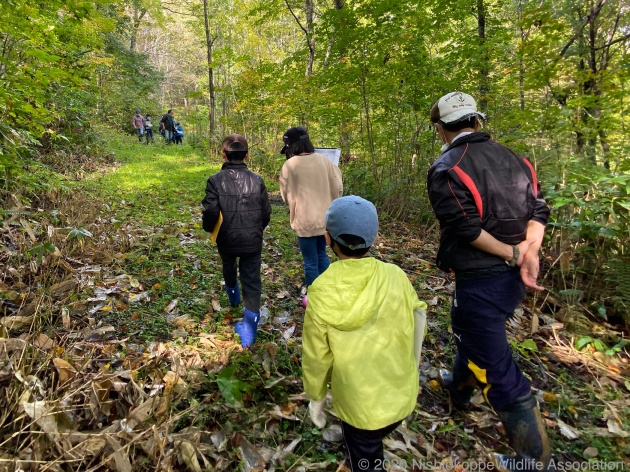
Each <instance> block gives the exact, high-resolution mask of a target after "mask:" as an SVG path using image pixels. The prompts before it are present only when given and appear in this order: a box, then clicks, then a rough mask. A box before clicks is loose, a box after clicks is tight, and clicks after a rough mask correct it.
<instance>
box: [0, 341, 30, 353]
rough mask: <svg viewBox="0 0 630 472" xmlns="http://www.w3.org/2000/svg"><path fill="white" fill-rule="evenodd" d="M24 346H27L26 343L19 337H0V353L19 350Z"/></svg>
mask: <svg viewBox="0 0 630 472" xmlns="http://www.w3.org/2000/svg"><path fill="white" fill-rule="evenodd" d="M26 346H28V343H27V342H26V341H25V340H24V339H20V338H9V339H0V353H4V352H6V353H9V352H13V351H21V350H22V349H24V348H25V347H26Z"/></svg>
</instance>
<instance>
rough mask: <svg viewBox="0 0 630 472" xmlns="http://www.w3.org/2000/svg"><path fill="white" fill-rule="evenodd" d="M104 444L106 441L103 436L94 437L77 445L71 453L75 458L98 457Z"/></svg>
mask: <svg viewBox="0 0 630 472" xmlns="http://www.w3.org/2000/svg"><path fill="white" fill-rule="evenodd" d="M106 444H107V439H105V437H104V436H94V437H91V438H88V439H86V440H85V441H83V442H82V443H79V444H78V445H77V446H75V447H74V448H73V449H72V452H73V453H74V455H75V456H77V457H80V456H98V455H99V454H100V453H101V451H102V450H103V448H104V447H105V445H106Z"/></svg>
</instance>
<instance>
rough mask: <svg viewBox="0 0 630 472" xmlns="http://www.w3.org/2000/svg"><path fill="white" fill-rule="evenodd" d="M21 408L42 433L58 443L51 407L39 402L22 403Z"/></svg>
mask: <svg viewBox="0 0 630 472" xmlns="http://www.w3.org/2000/svg"><path fill="white" fill-rule="evenodd" d="M21 406H22V408H23V409H24V412H25V413H26V414H27V415H28V416H30V417H31V418H32V419H33V420H34V421H35V423H37V425H38V426H39V427H40V428H42V431H44V432H45V433H46V434H47V435H48V436H49V437H50V438H51V439H52V440H54V441H55V442H59V430H58V428H57V422H56V421H55V415H54V414H53V410H54V407H53V406H52V405H50V404H49V403H47V402H45V401H43V400H40V401H35V402H27V401H22V403H21Z"/></svg>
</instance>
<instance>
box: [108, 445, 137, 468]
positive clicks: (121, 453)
mask: <svg viewBox="0 0 630 472" xmlns="http://www.w3.org/2000/svg"><path fill="white" fill-rule="evenodd" d="M107 444H108V445H109V447H110V448H111V449H112V452H113V454H112V458H113V459H114V463H115V464H116V472H132V467H131V462H129V457H128V456H127V453H126V452H125V449H124V448H123V446H122V445H121V444H120V443H119V442H118V441H117V440H116V439H114V438H113V437H111V436H107Z"/></svg>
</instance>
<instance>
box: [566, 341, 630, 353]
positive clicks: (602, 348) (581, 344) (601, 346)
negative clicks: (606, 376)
mask: <svg viewBox="0 0 630 472" xmlns="http://www.w3.org/2000/svg"><path fill="white" fill-rule="evenodd" d="M629 342H630V341H628V340H626V339H623V340H621V341H619V342H618V343H617V344H615V345H614V346H612V347H608V346H607V345H606V344H605V343H604V342H603V341H601V340H600V339H597V338H592V337H590V336H585V337H583V338H580V339H578V340H577V341H576V343H575V348H576V349H577V350H578V351H581V350H582V349H584V348H586V347H587V346H593V347H594V348H595V349H596V350H597V351H599V352H603V353H604V354H606V355H607V356H610V357H612V356H614V355H615V354H618V353H619V352H621V351H622V350H623V348H624V347H625V346H626V345H627V344H628V343H629Z"/></svg>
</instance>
